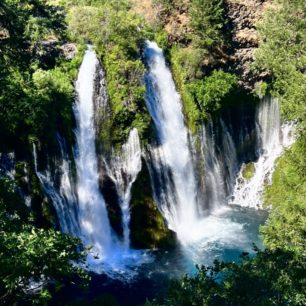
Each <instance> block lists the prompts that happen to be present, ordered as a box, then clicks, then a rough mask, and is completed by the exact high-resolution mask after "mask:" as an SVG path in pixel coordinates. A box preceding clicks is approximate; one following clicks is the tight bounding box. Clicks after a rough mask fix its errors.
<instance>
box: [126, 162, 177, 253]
mask: <svg viewBox="0 0 306 306" xmlns="http://www.w3.org/2000/svg"><path fill="white" fill-rule="evenodd" d="M130 229H131V243H132V245H133V247H134V248H136V249H138V248H139V249H155V248H163V249H165V248H171V247H174V246H175V243H176V240H175V234H174V233H173V232H171V231H170V230H169V229H168V228H167V225H166V224H165V221H164V219H163V216H162V215H161V213H160V211H159V210H158V208H157V207H156V203H155V202H154V199H153V192H152V188H151V184H150V174H149V171H148V169H147V166H146V164H145V162H143V166H142V171H141V172H140V173H139V175H138V177H137V179H136V181H135V183H134V184H133V187H132V199H131V222H130Z"/></svg>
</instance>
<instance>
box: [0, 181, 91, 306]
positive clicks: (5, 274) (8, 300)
mask: <svg viewBox="0 0 306 306" xmlns="http://www.w3.org/2000/svg"><path fill="white" fill-rule="evenodd" d="M81 250H82V244H81V241H80V240H79V239H78V238H73V237H70V236H68V235H64V234H62V233H60V232H58V231H55V230H53V229H42V228H37V227H36V226H35V225H34V223H33V221H32V219H31V215H30V213H29V211H27V209H26V208H25V206H24V204H23V203H22V201H21V199H20V198H19V197H18V195H17V194H16V186H14V183H13V182H12V181H11V180H10V179H8V178H2V179H1V180H0V303H1V304H2V305H24V304H25V303H26V304H31V303H32V304H36V303H39V304H44V303H45V302H46V301H47V300H48V299H50V298H51V293H50V288H51V287H52V288H54V289H53V290H58V289H60V288H61V286H63V285H65V284H68V283H70V282H71V281H78V282H80V284H85V283H86V281H87V279H88V276H87V274H86V272H85V270H84V269H83V267H84V264H85V258H86V252H85V251H81ZM50 284H52V286H51V287H50Z"/></svg>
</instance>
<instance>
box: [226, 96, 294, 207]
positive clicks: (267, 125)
mask: <svg viewBox="0 0 306 306" xmlns="http://www.w3.org/2000/svg"><path fill="white" fill-rule="evenodd" d="M256 117H257V119H256V120H257V126H256V130H257V146H258V155H259V158H258V160H257V161H256V162H255V163H254V171H253V172H254V173H253V175H252V177H251V178H245V177H244V175H243V173H244V171H245V168H246V165H245V164H243V165H242V167H241V170H240V172H239V174H238V176H237V179H236V185H235V189H234V192H233V198H232V200H231V203H232V204H237V205H240V206H246V207H253V208H261V207H262V200H261V196H262V193H263V190H264V186H265V184H271V182H272V174H273V171H274V168H275V161H276V160H277V158H278V157H280V156H281V154H282V153H283V151H284V149H285V148H287V147H289V146H290V145H291V144H292V143H293V142H294V139H295V137H294V133H293V130H292V128H293V125H294V124H293V123H283V124H282V123H281V119H280V111H279V105H278V102H277V100H276V99H274V98H272V97H265V98H264V99H263V100H262V101H261V103H260V105H259V107H258V110H257V116H256Z"/></svg>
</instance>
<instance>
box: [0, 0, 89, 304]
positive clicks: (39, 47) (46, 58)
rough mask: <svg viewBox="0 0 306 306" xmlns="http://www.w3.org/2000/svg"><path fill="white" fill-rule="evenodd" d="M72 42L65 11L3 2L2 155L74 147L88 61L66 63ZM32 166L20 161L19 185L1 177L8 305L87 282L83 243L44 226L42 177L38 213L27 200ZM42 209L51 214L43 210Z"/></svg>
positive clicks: (1, 253) (0, 291)
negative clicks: (77, 94) (79, 80)
mask: <svg viewBox="0 0 306 306" xmlns="http://www.w3.org/2000/svg"><path fill="white" fill-rule="evenodd" d="M67 38H68V35H67V31H66V24H65V14H64V11H63V9H62V8H61V7H59V6H54V5H51V4H49V3H46V1H42V0H34V1H23V0H20V1H17V0H3V1H1V3H0V66H1V69H0V83H1V86H0V138H1V144H0V150H1V152H3V151H4V152H6V151H11V150H14V151H15V152H17V153H18V154H19V155H21V156H23V157H24V156H27V154H28V151H30V150H32V142H39V143H40V144H41V146H42V147H47V148H49V149H50V148H52V146H53V145H54V144H55V142H56V134H57V133H60V134H62V135H64V136H65V137H66V139H67V140H69V141H70V144H71V143H72V133H73V119H72V118H73V115H72V103H73V101H74V88H73V81H74V78H75V76H76V72H77V69H78V66H79V63H80V56H76V57H75V58H74V59H66V58H65V55H64V53H63V52H62V51H61V49H60V48H61V45H62V44H64V43H65V41H66V40H67ZM80 50H81V48H80ZM80 53H81V52H80ZM81 55H82V54H81ZM30 152H31V151H30ZM31 158H32V157H31ZM27 165H28V163H27V164H25V163H24V162H23V161H17V163H16V175H15V181H14V182H13V181H11V179H10V178H8V177H7V176H5V175H3V173H2V172H0V278H1V280H0V304H1V305H28V304H45V303H46V302H47V300H49V299H50V298H51V293H52V292H54V291H57V290H59V289H60V288H61V287H62V286H63V285H67V284H68V283H70V282H71V281H74V282H77V283H83V282H84V281H86V279H87V276H86V274H85V273H84V270H83V269H82V268H81V267H80V266H77V265H76V263H81V264H83V263H84V260H85V252H83V251H80V250H81V247H82V246H81V242H80V240H79V239H76V238H72V237H70V236H67V235H63V234H62V233H60V232H58V231H55V230H54V229H52V228H50V224H48V222H40V221H42V220H40V219H41V218H40V217H39V216H38V215H39V214H47V210H48V207H47V205H46V203H44V202H43V199H42V198H41V195H40V191H39V189H40V188H38V187H37V179H36V178H35V176H34V175H29V178H30V182H28V184H29V185H31V188H32V189H33V190H32V191H31V192H32V194H31V195H32V200H33V201H32V202H33V207H32V208H33V211H31V212H30V211H29V210H28V209H27V207H26V206H25V204H24V202H23V200H22V199H21V197H20V194H21V189H22V187H24V186H23V185H25V183H24V181H23V176H22V171H23V170H21V169H25V167H26V166H27ZM27 169H29V168H27ZM31 173H32V172H31ZM17 185H19V186H17ZM36 202H37V203H38V202H39V205H38V206H39V210H44V211H43V212H42V211H40V212H39V213H38V211H37V210H36V209H35V206H36V204H37V203H36ZM42 223H43V224H42Z"/></svg>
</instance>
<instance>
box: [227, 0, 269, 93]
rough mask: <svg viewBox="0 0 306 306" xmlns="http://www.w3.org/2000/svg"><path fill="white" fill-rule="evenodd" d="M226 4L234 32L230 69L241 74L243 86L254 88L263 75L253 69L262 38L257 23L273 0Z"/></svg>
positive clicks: (234, 1) (245, 0)
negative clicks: (256, 51)
mask: <svg viewBox="0 0 306 306" xmlns="http://www.w3.org/2000/svg"><path fill="white" fill-rule="evenodd" d="M226 4H227V16H228V19H229V22H230V28H231V33H232V40H231V47H230V61H229V66H230V68H229V70H230V71H232V72H234V73H236V74H237V75H239V77H240V83H241V85H242V86H243V87H245V88H246V89H248V90H252V89H254V85H255V83H256V82H257V81H258V80H259V79H260V78H261V77H263V75H258V74H257V73H254V71H252V69H251V65H252V63H253V61H254V51H255V50H256V48H257V47H258V44H259V39H260V38H259V36H258V32H257V25H258V24H259V23H260V20H261V18H262V16H263V13H264V12H265V10H266V9H267V8H268V7H269V6H270V5H271V1H270V0H227V2H226Z"/></svg>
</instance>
